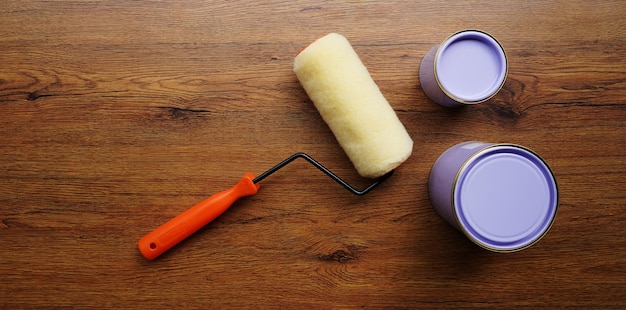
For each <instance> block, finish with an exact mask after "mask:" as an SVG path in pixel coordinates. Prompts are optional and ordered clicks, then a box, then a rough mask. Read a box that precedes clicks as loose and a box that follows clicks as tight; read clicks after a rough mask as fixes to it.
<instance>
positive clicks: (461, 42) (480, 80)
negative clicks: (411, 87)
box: [419, 30, 508, 107]
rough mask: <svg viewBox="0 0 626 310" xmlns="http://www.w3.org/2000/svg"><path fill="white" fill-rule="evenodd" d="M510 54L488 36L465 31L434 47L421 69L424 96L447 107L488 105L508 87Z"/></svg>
mask: <svg viewBox="0 0 626 310" xmlns="http://www.w3.org/2000/svg"><path fill="white" fill-rule="evenodd" d="M507 70H508V65H507V59H506V54H505V53H504V49H503V48H502V46H501V45H500V43H498V41H497V40H496V39H495V38H493V37H492V36H491V35H489V34H487V33H486V32H482V31H479V30H464V31H460V32H457V33H455V34H453V35H452V36H450V37H449V38H448V39H446V40H445V41H444V42H443V43H441V44H439V45H436V46H434V47H433V48H432V49H430V51H428V53H426V55H425V56H424V58H423V59H422V62H421V64H420V69H419V77H420V83H421V85H422V89H423V90H424V93H426V95H427V96H428V97H429V98H430V99H431V100H433V101H435V102H437V103H438V104H440V105H443V106H450V107H453V106H462V105H466V104H476V103H480V102H484V101H486V100H489V99H490V98H491V97H493V96H494V95H495V94H496V93H497V92H498V91H499V90H500V89H501V88H502V86H503V85H504V81H505V79H506V75H507Z"/></svg>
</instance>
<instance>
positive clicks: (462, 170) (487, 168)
mask: <svg viewBox="0 0 626 310" xmlns="http://www.w3.org/2000/svg"><path fill="white" fill-rule="evenodd" d="M428 187H429V195H430V200H431V203H432V205H433V208H434V209H435V211H436V212H437V213H438V214H439V215H440V216H441V217H442V218H443V219H444V220H446V221H447V222H448V223H449V224H451V225H452V226H454V227H455V228H456V229H458V230H459V231H461V232H462V233H463V234H465V235H466V236H467V237H468V238H469V239H470V240H472V241H473V242H474V243H476V244H478V245H479V246H481V247H483V248H486V249H488V250H491V251H495V252H514V251H519V250H522V249H525V248H527V247H529V246H531V245H533V244H534V243H536V242H537V241H538V240H539V239H541V238H542V237H543V236H544V235H545V234H546V233H547V232H548V230H549V229H550V226H552V223H553V221H554V218H555V216H556V211H557V207H558V189H557V184H556V180H555V178H554V175H553V173H552V171H551V170H550V168H549V167H548V165H547V164H546V163H545V162H544V161H543V159H541V157H539V155H537V154H535V153H534V152H533V151H531V150H529V149H527V148H525V147H523V146H519V145H514V144H494V143H483V142H464V143H460V144H457V145H455V146H453V147H451V148H449V149H448V150H446V151H445V152H444V153H443V154H442V155H441V156H440V157H439V158H438V159H437V161H436V162H435V164H434V165H433V168H432V170H431V172H430V176H429V181H428Z"/></svg>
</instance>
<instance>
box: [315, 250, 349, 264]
mask: <svg viewBox="0 0 626 310" xmlns="http://www.w3.org/2000/svg"><path fill="white" fill-rule="evenodd" d="M318 258H319V259H320V260H322V261H326V262H338V263H341V264H346V263H348V262H350V261H351V260H353V259H356V258H357V257H356V256H355V255H354V254H352V253H350V252H346V251H344V250H337V251H335V252H333V253H332V254H321V255H319V257H318Z"/></svg>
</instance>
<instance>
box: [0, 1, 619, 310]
mask: <svg viewBox="0 0 626 310" xmlns="http://www.w3.org/2000/svg"><path fill="white" fill-rule="evenodd" d="M624 16H626V7H625V6H624V5H623V4H622V3H620V2H618V1H555V2H547V1H531V2H527V1H521V2H520V1H497V2H492V1H464V2H455V3H442V2H440V1H412V2H408V1H406V2H405V1H385V2H382V1H381V2H376V1H366V2H363V1H340V2H339V1H263V2H259V3H252V2H246V1H195V0H189V1H121V0H114V1H12V0H9V1H3V2H2V4H0V26H1V27H0V249H1V250H0V275H1V279H2V280H1V282H0V308H6V309H17V308H22V309H23V308H37V309H39V308H65V307H76V308H173V307H175V308H203V309H206V308H209V309H214V308H215V309H222V308H242V307H244V308H368V309H370V308H373V309H379V308H496V307H505V308H509V307H511V308H541V307H547V308H577V309H579V308H584V309H590V308H596V309H609V308H614V309H622V308H624V307H626V302H625V300H626V299H625V298H624V297H625V296H626V268H624V266H625V265H626V251H624V249H625V248H626V228H625V227H626V213H625V212H624V206H626V191H624V185H625V182H624V180H625V179H626V148H624V145H625V144H626V49H624V46H626V19H624ZM468 28H472V29H482V30H485V31H488V32H490V33H491V34H493V35H494V36H495V37H496V38H498V40H499V41H500V42H501V43H502V45H503V46H504V47H505V50H506V52H507V56H508V59H509V75H508V78H507V81H506V83H505V86H504V88H503V90H502V91H501V92H500V93H499V94H498V95H497V96H496V97H495V98H494V99H493V100H492V101H491V102H488V103H485V104H481V105H477V106H472V107H467V108H463V109H448V108H443V107H440V106H438V105H436V104H435V103H433V102H431V101H429V100H428V99H427V97H426V96H425V95H424V93H423V92H422V91H421V88H420V86H419V79H418V67H419V62H420V61H421V58H422V57H423V55H424V54H425V53H426V51H428V49H430V48H431V47H432V46H433V45H435V44H437V43H439V42H440V41H442V40H443V39H445V38H446V37H447V36H448V35H450V34H451V33H453V32H456V31H458V30H461V29H468ZM328 32H338V33H341V34H343V35H345V36H346V37H347V38H348V39H349V40H350V42H351V43H352V45H353V46H354V48H355V50H356V51H357V53H359V55H360V56H361V58H362V60H363V62H364V63H365V64H366V66H367V67H368V69H369V71H370V73H371V74H372V76H373V78H374V79H375V80H376V82H377V83H378V85H379V87H380V88H381V90H382V92H383V93H384V94H385V96H386V97H387V99H388V101H389V102H390V103H391V104H392V106H393V107H394V109H395V110H396V112H397V113H398V115H399V117H400V119H401V120H402V121H403V123H404V124H405V126H406V127H407V130H408V131H409V133H410V134H411V136H412V137H413V139H414V141H415V149H414V153H413V155H412V157H411V158H410V159H409V160H408V161H407V162H406V163H405V164H403V165H402V166H401V167H400V168H399V169H398V170H397V171H396V174H395V175H394V176H393V177H392V178H391V179H389V180H388V181H386V182H385V183H384V184H382V185H381V186H380V187H379V188H377V189H375V190H374V191H373V192H371V193H369V194H368V195H366V196H363V197H356V196H352V195H351V194H350V193H348V192H347V191H345V190H344V189H342V188H341V187H339V186H338V185H336V184H334V183H333V182H332V181H331V180H330V179H328V178H327V177H325V176H324V175H323V174H321V173H320V172H319V171H317V170H315V168H313V167H311V166H309V165H308V164H306V163H305V162H300V161H297V162H294V163H293V164H291V165H289V166H287V167H286V168H284V169H283V170H281V171H280V172H279V173H277V174H275V175H272V176H271V177H270V178H268V179H266V180H264V181H263V182H262V187H261V190H260V191H259V193H258V194H257V195H255V196H252V197H248V198H246V199H243V200H241V201H239V202H237V203H236V204H235V205H234V206H233V207H232V208H231V210H229V211H228V212H227V213H226V214H224V215H223V216H221V217H220V218H218V219H217V220H216V221H215V222H213V223H211V224H209V225H208V226H207V227H205V228H203V229H202V230H201V231H199V232H198V233H196V234H195V235H193V236H192V237H191V238H189V239H188V240H186V241H184V242H183V243H182V244H180V245H179V246H177V247H175V248H174V249H172V250H170V251H169V252H168V253H166V254H165V255H164V256H162V257H161V258H159V259H158V260H156V261H154V262H148V261H146V260H145V259H143V258H142V257H141V255H140V254H139V252H138V250H137V248H136V242H137V240H138V239H139V238H140V237H141V236H143V235H144V234H146V233H147V232H149V231H151V230H152V229H154V228H155V227H156V226H158V225H160V224H161V223H163V222H164V221H166V220H168V219H169V218H171V217H173V216H175V215H176V214H178V213H180V212H182V211H183V210H185V209H187V208H188V207H190V206H192V205H194V204H195V203H197V202H199V201H200V200H202V199H204V198H205V197H207V196H209V195H211V194H212V193H215V192H218V191H221V190H223V189H225V188H227V187H229V186H232V185H233V184H234V183H235V182H236V181H237V180H239V178H241V176H243V174H245V173H246V172H252V173H254V174H259V173H261V172H263V171H265V170H266V169H268V168H269V167H271V166H273V165H274V164H276V163H278V162H279V161H280V160H282V159H284V158H286V157H287V156H289V155H290V154H292V153H294V152H296V151H303V152H307V153H309V154H311V155H312V156H313V157H315V158H316V159H318V160H319V161H320V162H322V163H324V164H325V165H326V166H327V167H328V168H330V169H332V170H333V171H335V172H336V173H337V174H339V175H340V176H343V177H344V178H346V179H347V180H349V182H351V183H355V184H357V185H362V184H365V183H366V182H367V180H362V179H360V178H359V177H358V176H357V174H356V172H355V171H354V168H353V167H352V166H351V164H350V163H349V161H348V159H347V157H346V155H345V154H344V153H343V151H342V150H341V148H340V147H339V145H338V144H337V143H336V142H335V140H334V137H333V136H332V133H331V132H330V131H329V130H328V128H327V127H326V125H325V124H324V122H323V120H322V119H321V117H320V116H319V115H318V114H317V112H316V110H315V108H314V107H313V105H312V104H311V102H310V101H309V99H308V98H307V96H306V93H305V92H304V91H303V90H302V88H301V86H300V85H299V83H298V81H297V79H296V77H295V75H294V74H293V72H292V71H291V70H292V64H293V57H294V56H295V54H296V53H297V52H298V51H299V50H301V49H302V48H303V47H305V46H306V45H308V44H309V43H310V42H312V41H313V40H315V39H316V38H318V37H320V36H322V35H324V34H326V33H328ZM467 140H481V141H487V142H510V143H518V144H521V145H525V146H527V147H530V148H532V149H533V150H535V151H536V152H537V153H539V154H541V155H542V157H544V159H545V160H546V161H547V162H548V163H549V164H550V166H551V167H552V169H553V170H554V172H555V174H556V177H557V181H558V183H559V189H560V206H559V213H558V216H557V219H556V222H555V224H554V226H553V227H552V229H551V231H550V232H549V234H548V235H547V236H546V237H545V238H544V239H542V240H541V241H540V242H539V243H537V244H536V245H534V246H533V247H531V248H529V249H526V250H524V251H521V252H517V253H513V254H496V253H491V252H487V251H485V250H482V249H480V248H478V247H477V246H474V245H473V244H471V243H470V242H469V241H468V240H467V239H465V238H464V237H463V236H462V235H461V234H459V233H458V232H456V231H455V230H454V229H452V228H451V227H449V226H448V225H447V224H445V222H443V220H441V219H440V218H439V217H438V216H437V215H436V213H435V212H434V211H433V210H432V208H431V206H430V201H429V199H428V193H427V178H428V173H429V171H430V168H431V166H432V164H433V163H434V161H435V160H436V158H437V157H438V156H439V155H440V154H441V153H442V152H443V151H444V150H445V149H447V148H448V147H450V146H452V145H454V144H456V143H459V142H462V141H467Z"/></svg>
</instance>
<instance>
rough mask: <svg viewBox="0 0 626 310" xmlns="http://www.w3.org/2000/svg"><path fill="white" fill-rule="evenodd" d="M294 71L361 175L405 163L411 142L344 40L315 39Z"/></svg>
mask: <svg viewBox="0 0 626 310" xmlns="http://www.w3.org/2000/svg"><path fill="white" fill-rule="evenodd" d="M293 71H294V72H295V74H296V76H297V77H298V80H300V83H301V84H302V86H303V87H304V90H305V91H306V93H307V94H308V95H309V97H310V98H311V100H312V101H313V104H315V107H316V108H317V110H318V111H319V113H320V114H321V115H322V117H323V119H324V121H325V122H326V123H327V124H328V126H329V127H330V129H331V130H332V132H333V134H334V135H335V137H336V138H337V141H338V142H339V144H340V145H341V147H342V148H343V150H344V151H345V152H346V154H347V155H348V157H349V158H350V160H351V161H352V164H353V165H354V167H355V168H356V169H357V171H358V172H359V174H360V175H361V176H363V177H369V178H377V177H379V176H382V175H384V174H385V173H387V172H389V171H391V170H393V169H395V168H396V167H397V166H398V165H400V164H401V163H403V162H404V161H405V160H407V158H409V156H410V155H411V152H412V150H413V140H411V137H410V136H409V134H408V133H407V131H406V129H405V128H404V126H403V125H402V123H401V122H400V120H399V119H398V116H397V115H396V113H395V111H394V110H393V108H392V107H391V106H390V105H389V103H388V102H387V100H386V99H385V97H384V96H383V94H382V93H381V92H380V90H379V88H378V86H377V85H376V83H375V82H374V80H373V79H372V77H371V76H370V74H369V72H368V71H367V68H365V66H364V65H363V63H362V62H361V60H360V59H359V56H358V55H357V54H356V52H355V51H354V49H353V48H352V46H351V45H350V43H349V42H348V40H347V39H346V38H345V37H343V36H342V35H340V34H336V33H331V34H328V35H326V36H324V37H322V38H320V39H318V40H316V41H315V42H313V43H312V44H311V45H309V46H308V47H306V48H305V49H304V50H303V51H302V52H300V53H299V54H298V55H297V56H296V58H295V60H294V66H293Z"/></svg>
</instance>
